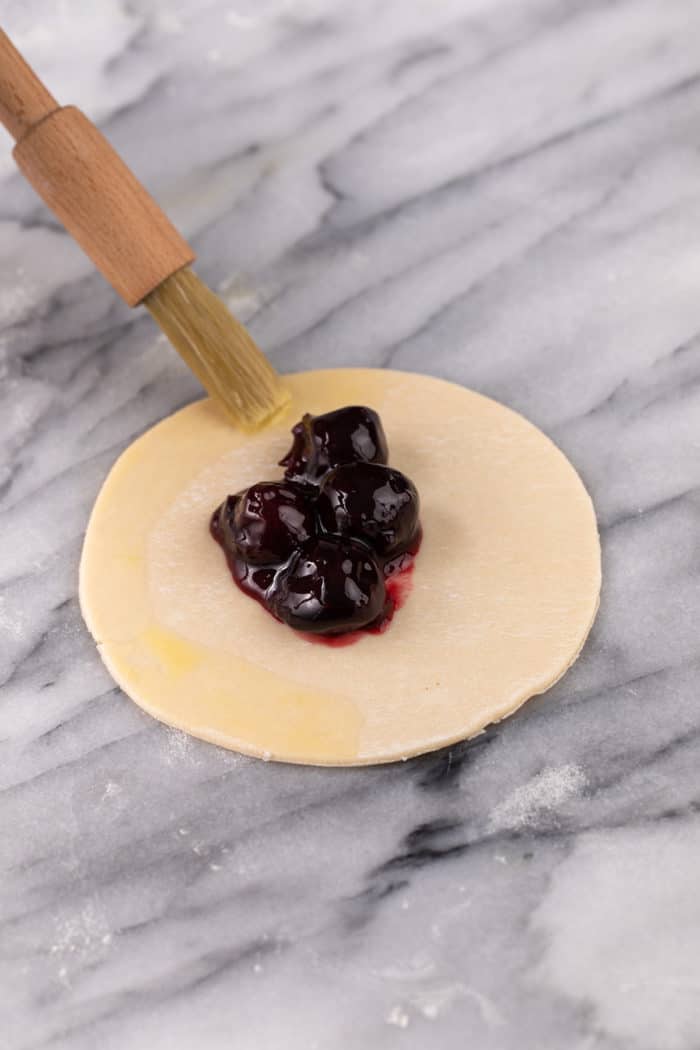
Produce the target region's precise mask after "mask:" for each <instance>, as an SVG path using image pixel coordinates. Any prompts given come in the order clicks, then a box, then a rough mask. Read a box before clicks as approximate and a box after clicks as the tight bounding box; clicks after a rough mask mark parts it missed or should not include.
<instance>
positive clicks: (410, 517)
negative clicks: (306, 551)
mask: <svg viewBox="0 0 700 1050" xmlns="http://www.w3.org/2000/svg"><path fill="white" fill-rule="evenodd" d="M418 509H419V501H418V492H417V491H416V487H415V485H414V484H413V482H412V481H410V480H409V479H408V478H407V477H406V475H405V474H402V473H401V471H400V470H394V469H392V468H391V467H385V466H381V465H380V464H378V463H348V464H345V465H343V466H341V467H336V468H335V469H334V470H331V471H329V473H328V474H326V476H325V477H324V479H323V481H322V482H321V488H320V490H319V495H318V502H317V504H316V513H317V515H318V520H319V522H320V524H321V527H322V528H323V530H324V532H327V533H331V534H334V535H339V536H353V537H355V538H356V539H359V540H364V542H365V543H368V544H369V545H370V546H371V547H372V549H373V550H374V551H376V552H377V554H379V555H381V556H382V558H392V557H395V556H396V555H397V554H400V553H402V552H403V551H407V550H410V549H411V548H412V547H413V546H414V545H415V544H416V542H417V539H418V535H419V523H418Z"/></svg>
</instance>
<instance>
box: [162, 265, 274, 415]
mask: <svg viewBox="0 0 700 1050" xmlns="http://www.w3.org/2000/svg"><path fill="white" fill-rule="evenodd" d="M144 305H145V306H146V307H148V309H149V310H150V312H151V314H152V315H153V317H154V319H155V320H156V321H157V323H158V324H159V325H160V327H161V328H162V330H163V332H164V333H165V334H166V335H167V337H168V339H169V340H170V342H171V343H172V344H173V346H174V347H175V349H176V350H177V352H178V353H179V354H180V356H181V357H182V358H183V359H184V361H185V362H186V363H187V364H188V365H189V367H190V368H191V369H192V371H193V372H194V374H195V375H196V376H197V378H198V379H199V380H200V382H201V383H202V384H203V385H204V387H205V388H206V390H207V392H208V393H209V394H211V396H212V397H213V398H216V400H217V401H219V402H220V403H221V404H222V405H224V407H225V408H226V409H227V411H228V413H229V415H231V417H232V418H233V420H234V422H236V423H238V424H239V425H240V426H243V427H247V428H253V427H259V426H261V425H262V424H263V423H265V422H266V421H267V420H268V419H270V418H271V417H272V416H273V415H275V414H276V413H277V412H278V411H279V410H280V409H281V408H283V407H284V405H285V404H286V403H287V402H288V401H289V393H288V392H287V390H286V389H285V387H284V384H283V383H282V380H281V379H280V377H279V376H278V375H277V372H275V370H274V368H273V367H272V365H271V364H270V362H269V361H268V360H267V358H266V357H265V355H264V354H263V352H262V350H260V348H259V347H258V346H256V345H255V343H254V342H253V339H252V338H251V336H250V335H249V334H248V332H247V331H246V329H245V328H244V327H243V325H242V324H240V323H239V322H238V321H237V320H236V318H235V317H234V316H233V314H231V313H230V312H229V310H228V309H227V308H226V306H225V305H224V304H223V303H222V301H221V299H219V297H218V296H217V295H214V293H213V292H212V291H211V289H210V288H207V286H206V284H204V282H203V281H200V279H199V277H197V275H196V274H195V273H193V272H192V270H189V269H184V270H178V272H177V273H174V274H173V275H172V277H168V278H167V279H166V280H165V281H163V283H162V284H161V285H159V286H158V288H156V289H155V291H153V292H151V294H150V295H148V296H147V297H146V299H145V300H144Z"/></svg>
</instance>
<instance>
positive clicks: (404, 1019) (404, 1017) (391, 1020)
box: [385, 1003, 409, 1028]
mask: <svg viewBox="0 0 700 1050" xmlns="http://www.w3.org/2000/svg"><path fill="white" fill-rule="evenodd" d="M385 1020H386V1023H387V1024H394V1025H396V1027H397V1028H408V1021H409V1017H408V1014H407V1013H406V1011H405V1010H404V1008H403V1006H401V1004H400V1003H397V1004H396V1006H392V1008H391V1010H389V1013H388V1014H387V1015H386V1018H385Z"/></svg>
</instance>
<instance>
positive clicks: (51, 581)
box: [0, 0, 700, 1050]
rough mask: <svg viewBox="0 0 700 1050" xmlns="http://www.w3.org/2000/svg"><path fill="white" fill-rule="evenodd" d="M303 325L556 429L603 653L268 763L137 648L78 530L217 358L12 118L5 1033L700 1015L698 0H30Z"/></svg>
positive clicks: (253, 293)
mask: <svg viewBox="0 0 700 1050" xmlns="http://www.w3.org/2000/svg"><path fill="white" fill-rule="evenodd" d="M2 21H3V25H4V27H5V28H7V29H8V30H10V31H12V32H14V33H15V35H16V38H17V40H18V42H19V43H21V44H22V46H24V47H25V48H26V51H27V54H28V55H29V57H30V58H31V59H32V60H33V61H34V62H35V63H36V64H37V66H38V67H39V68H40V69H41V70H42V72H43V73H44V74H45V76H46V77H47V79H49V80H50V82H51V84H52V86H53V87H54V89H55V91H56V92H57V93H58V94H59V95H60V97H61V98H62V99H64V100H65V101H76V102H79V103H82V104H83V106H84V107H85V108H86V109H87V110H88V111H89V112H90V114H91V115H93V116H94V117H95V118H96V119H98V120H99V122H100V124H101V126H102V127H103V128H104V130H105V131H106V132H107V134H108V135H109V136H110V137H111V138H112V139H113V140H114V142H115V143H116V144H117V145H118V147H120V148H121V149H122V150H123V151H124V153H125V154H126V156H127V157H128V158H129V159H130V160H131V162H132V164H133V166H134V167H135V168H136V170H137V171H138V172H139V173H140V174H141V175H142V177H143V178H144V180H145V181H146V182H147V183H148V185H149V186H150V187H151V188H152V189H153V190H154V191H155V192H156V194H157V195H158V196H159V197H160V199H161V200H162V201H163V203H164V204H165V206H166V207H167V208H168V210H169V211H170V212H171V214H172V215H173V216H174V217H175V219H176V220H177V221H178V222H179V223H180V225H181V226H182V228H183V229H184V231H185V233H186V234H187V235H188V236H189V237H190V238H191V239H192V241H193V243H194V245H195V247H196V248H197V250H198V252H199V254H200V260H201V262H200V269H201V271H202V273H203V274H204V275H205V276H206V277H207V278H208V279H209V280H210V281H211V282H212V283H214V284H215V285H216V286H217V287H220V288H221V289H222V290H223V291H224V293H225V294H226V296H227V297H228V299H229V300H230V302H231V303H232V304H233V305H234V306H235V308H236V309H237V310H238V311H239V312H240V313H241V314H242V316H244V317H245V318H247V319H249V320H250V322H251V324H252V327H253V330H254V332H255V334H256V336H257V337H258V339H259V340H260V341H261V343H262V344H263V345H264V346H265V347H266V348H267V349H268V350H269V351H270V353H271V355H272V358H273V360H274V361H275V363H276V364H277V365H278V366H279V367H280V368H282V369H286V370H291V369H295V368H301V367H306V366H310V365H322V364H327V363H333V364H356V365H389V364H391V365H394V366H396V367H401V368H406V369H414V370H425V371H431V372H434V373H436V374H438V375H442V376H446V377H447V378H449V379H452V380H456V381H458V382H463V383H465V384H468V385H470V386H473V387H475V388H476V389H478V390H481V391H484V392H486V393H488V394H491V395H493V396H495V397H498V398H500V399H501V400H503V401H505V402H506V403H507V404H509V405H512V406H514V407H515V408H517V409H519V410H521V411H522V412H524V413H525V414H526V415H527V416H529V417H530V418H531V419H532V420H533V421H534V422H536V423H537V424H539V425H540V426H541V427H543V428H544V429H545V430H546V431H547V432H548V433H549V434H551V435H552V436H553V437H554V438H555V439H556V440H557V441H558V442H559V444H560V445H561V446H562V448H564V449H565V450H566V452H567V453H568V454H569V455H570V457H571V458H572V459H573V461H574V462H575V463H576V464H577V466H578V467H579V469H580V470H581V472H582V474H583V476H584V478H585V480H586V482H587V484H588V485H589V487H590V489H591V491H592V493H593V495H594V498H595V501H596V505H597V508H598V511H599V516H600V522H601V529H602V537H603V544H604V565H605V588H604V597H603V606H602V610H601V614H600V617H599V620H598V623H597V625H596V628H595V630H594V633H593V636H592V639H591V641H590V643H589V645H588V646H587V648H586V650H585V652H584V655H583V657H582V658H581V660H580V661H579V663H578V664H577V666H576V667H575V669H574V670H573V671H572V673H571V674H569V675H568V677H567V678H566V679H565V681H563V682H562V683H560V685H559V686H558V687H557V688H556V689H555V690H554V691H553V692H552V693H551V694H550V695H548V696H547V697H544V698H541V699H538V700H537V701H534V702H532V703H531V704H529V705H528V706H527V707H526V708H525V709H524V710H523V711H522V712H521V713H520V714H519V715H517V716H516V717H514V718H513V719H511V720H510V721H508V722H507V723H504V724H503V725H501V726H499V727H497V728H496V729H494V730H492V731H489V732H488V733H487V734H486V735H485V736H483V737H481V738H480V739H479V740H477V741H476V742H475V743H474V744H472V745H471V746H469V747H457V748H453V749H452V750H451V751H450V752H446V753H440V754H436V755H433V756H430V757H426V758H423V759H419V760H416V761H413V762H409V763H406V764H404V765H398V766H392V767H387V768H380V769H374V770H359V771H320V770H314V769H300V768H290V767H284V766H274V765H265V764H263V763H260V762H255V761H251V760H247V759H243V758H239V757H237V756H235V755H233V754H229V753H226V752H223V751H220V750H217V749H216V748H214V747H211V746H208V745H205V744H200V743H198V742H195V741H191V740H189V739H187V738H185V737H183V736H182V735H180V734H178V733H174V732H171V731H168V730H167V729H165V728H163V727H161V726H159V725H157V724H156V723H154V722H153V721H151V720H150V719H149V718H148V717H147V716H145V715H144V714H142V713H141V712H140V711H139V710H138V709H137V708H136V707H135V706H134V705H132V704H131V703H130V702H129V701H128V700H127V699H126V698H125V697H124V696H123V695H121V694H120V692H119V691H118V690H117V689H115V688H114V687H113V686H112V684H111V682H110V679H109V678H108V676H107V674H106V672H105V671H104V670H103V668H102V667H101V665H100V662H99V659H98V657H97V654H96V652H95V650H94V647H93V645H92V642H91V640H90V638H89V637H88V635H87V632H86V630H85V629H84V627H83V625H82V622H81V619H80V614H79V611H78V606H77V601H76V568H77V562H78V554H79V549H80V543H81V536H82V533H83V530H84V527H85V522H86V517H87V514H88V512H89V509H90V506H91V504H92V501H93V499H94V497H95V495H96V493H97V490H98V487H99V485H100V482H101V480H102V479H103V477H104V476H105V473H106V471H107V470H108V468H109V466H110V464H111V463H112V462H113V460H114V458H115V457H116V455H117V454H118V452H119V451H120V450H121V449H122V448H124V446H125V445H126V444H127V443H128V442H129V441H130V440H131V439H132V438H133V437H134V435H136V434H138V433H139V432H140V431H142V430H143V429H144V428H145V427H147V426H149V425H150V424H151V423H153V422H154V421H155V420H157V419H159V418H160V417H162V416H163V415H165V414H166V413H168V412H169V411H171V410H172V409H173V408H175V407H176V406H178V405H181V404H183V403H184V402H186V401H188V400H189V399H191V398H193V397H195V396H197V393H198V390H197V386H196V383H195V382H194V381H193V380H192V379H191V378H190V377H189V376H188V375H187V374H186V373H185V371H184V369H183V367H182V366H181V365H180V363H179V362H178V360H177V359H176V357H175V355H174V353H173V352H172V351H171V350H170V349H169V348H168V347H167V346H166V345H165V344H164V343H163V342H162V341H161V340H159V339H158V338H157V336H156V334H155V333H154V329H153V328H152V326H151V322H150V320H149V319H148V318H147V317H145V316H143V315H140V314H137V313H129V311H127V309H126V308H125V307H123V306H122V305H120V303H119V302H117V301H116V300H115V297H114V295H113V294H112V292H111V291H110V289H109V288H108V287H107V286H106V285H105V284H104V283H103V282H102V280H101V278H100V277H98V276H96V275H95V274H94V273H93V272H92V271H91V269H90V266H89V264H88V263H87V262H86V260H85V259H84V258H83V257H82V256H81V254H80V252H79V251H78V250H77V249H76V248H75V247H74V246H73V245H72V244H71V243H70V242H69V240H68V238H67V237H66V236H65V235H64V234H63V233H62V232H61V231H60V230H59V229H58V228H57V226H56V224H55V222H54V221H53V220H52V219H51V217H50V216H49V215H48V214H47V213H46V211H45V210H44V209H43V208H42V207H41V206H40V205H39V204H38V202H37V200H36V199H35V198H34V197H33V195H32V193H31V191H30V190H29V189H28V188H27V187H25V186H24V185H23V184H22V182H21V180H20V178H19V177H18V175H17V174H15V173H14V172H13V168H12V163H11V160H10V156H9V143H7V141H6V140H5V138H3V140H2V142H1V143H0V145H1V149H0V230H1V236H0V377H1V385H0V406H1V407H0V435H1V437H0V441H1V445H0V512H1V514H2V519H1V520H2V529H1V532H0V536H1V542H0V681H1V682H2V683H3V685H2V692H1V700H0V712H1V719H0V727H1V728H0V737H1V738H2V742H1V743H0V749H1V760H0V786H1V788H2V791H1V793H0V826H1V828H2V836H1V838H0V854H1V859H2V870H3V876H2V893H1V895H0V921H1V932H0V1014H1V1015H2V1018H1V1019H2V1023H0V1046H2V1047H3V1050H4V1048H7V1050H39V1048H43V1047H51V1048H56V1050H67V1048H70V1050H93V1048H94V1047H96V1046H99V1047H102V1048H104V1050H122V1048H124V1047H129V1048H130V1050H161V1048H168V1050H171V1048H176V1050H190V1048H195V1047H196V1048H199V1047H202V1048H207V1050H224V1048H226V1050H228V1048H234V1047H235V1048H236V1050H268V1048H274V1050H277V1048H281V1047H284V1048H285V1050H355V1048H357V1050H359V1048H362V1050H367V1048H379V1050H384V1048H386V1050H394V1048H397V1050H404V1048H406V1050H424V1048H426V1047H440V1048H441V1050H442V1048H445V1050H457V1048H459V1050H461V1048H463V1047H466V1046H469V1047H473V1048H475V1050H561V1048H563V1047H566V1048H567V1050H592V1048H601V1050H696V1048H697V1047H698V1046H699V1045H700V894H698V891H697V873H698V868H699V867H700V772H699V770H700V702H699V700H698V687H697V681H698V662H699V660H700V647H699V643H698V629H697V620H698V616H699V615H700V596H699V595H698V580H699V578H700V539H699V532H698V512H699V511H700V496H699V495H698V493H699V492H700V487H699V486H700V456H699V450H700V7H699V6H698V4H697V3H695V2H694V0H663V2H660V0H618V2H615V3H610V2H595V0H594V2H588V0H585V2H584V0H520V2H512V0H511V2H508V0H439V2H438V0H430V2H428V0H354V2H353V3H341V2H340V0H286V2H285V0H221V2H220V0H208V2H206V3H202V2H197V3H196V2H195V0H174V2H173V0H129V2H128V3H127V2H126V0H123V2H119V0H95V2H94V3H87V2H83V3H75V2H74V3H68V2H62V3H49V2H48V0H5V2H4V3H3V5H2Z"/></svg>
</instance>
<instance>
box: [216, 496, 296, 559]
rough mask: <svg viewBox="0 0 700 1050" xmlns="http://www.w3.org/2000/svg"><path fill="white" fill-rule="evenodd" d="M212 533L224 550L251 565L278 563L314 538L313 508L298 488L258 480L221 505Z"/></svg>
mask: <svg viewBox="0 0 700 1050" xmlns="http://www.w3.org/2000/svg"><path fill="white" fill-rule="evenodd" d="M213 531H214V534H215V537H216V538H217V539H218V540H219V543H221V545H222V546H223V547H225V549H226V550H227V551H229V552H230V553H231V554H233V555H239V556H240V557H242V558H244V559H246V560H247V561H249V562H250V563H251V564H253V565H269V564H272V563H278V562H282V561H286V560H287V558H289V557H290V555H291V554H293V553H294V551H295V550H297V549H298V548H299V547H300V546H301V545H302V544H304V543H307V542H308V541H309V540H311V539H313V537H314V535H315V532H316V529H315V524H314V508H313V504H312V502H311V500H310V499H309V498H308V494H307V493H306V492H305V491H304V489H303V488H302V487H301V486H300V485H295V484H294V483H293V482H284V481H260V482H258V483H257V484H255V485H251V486H250V488H248V489H244V490H243V491H242V492H238V493H236V495H235V496H229V497H228V498H227V499H226V500H225V501H224V502H223V503H222V504H221V506H220V507H219V508H218V510H217V511H216V512H215V515H214V523H213Z"/></svg>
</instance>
